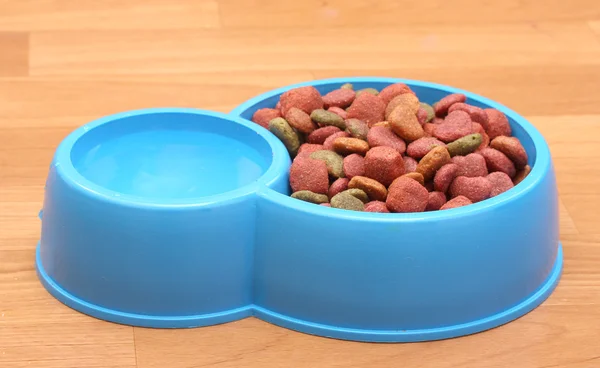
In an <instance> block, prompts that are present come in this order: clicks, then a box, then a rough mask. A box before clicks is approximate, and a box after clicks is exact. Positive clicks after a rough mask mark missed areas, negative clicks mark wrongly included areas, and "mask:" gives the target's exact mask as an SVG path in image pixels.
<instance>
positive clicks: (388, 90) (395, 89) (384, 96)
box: [379, 83, 415, 105]
mask: <svg viewBox="0 0 600 368" xmlns="http://www.w3.org/2000/svg"><path fill="white" fill-rule="evenodd" d="M403 94H411V95H414V94H415V93H414V92H413V91H412V90H411V89H410V87H409V86H407V85H406V84H404V83H394V84H390V85H389V86H387V87H385V88H384V89H382V90H381V92H379V97H380V98H381V100H382V101H383V102H384V103H385V104H386V105H387V104H388V103H390V101H392V100H393V99H394V98H395V97H396V96H399V95H403Z"/></svg>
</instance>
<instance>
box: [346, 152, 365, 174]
mask: <svg viewBox="0 0 600 368" xmlns="http://www.w3.org/2000/svg"><path fill="white" fill-rule="evenodd" d="M344 174H345V175H346V177H347V178H348V179H352V178H353V177H355V176H363V175H364V174H365V158H364V157H362V156H361V155H359V154H356V153H353V154H351V155H348V156H346V157H344Z"/></svg>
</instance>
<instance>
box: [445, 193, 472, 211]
mask: <svg viewBox="0 0 600 368" xmlns="http://www.w3.org/2000/svg"><path fill="white" fill-rule="evenodd" d="M470 204H473V202H471V201H470V200H469V198H467V197H465V196H458V197H455V198H452V199H451V200H449V201H448V202H446V204H445V205H443V206H442V207H440V210H449V209H451V208H457V207H463V206H468V205H470Z"/></svg>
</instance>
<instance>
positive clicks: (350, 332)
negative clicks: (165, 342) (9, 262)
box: [36, 242, 563, 342]
mask: <svg viewBox="0 0 600 368" xmlns="http://www.w3.org/2000/svg"><path fill="white" fill-rule="evenodd" d="M562 267H563V249H562V244H561V243H560V242H559V244H558V252H557V255H556V261H555V262H554V266H553V268H552V271H551V272H550V275H549V276H548V278H547V279H546V281H545V282H544V283H543V284H542V285H541V286H540V287H539V288H538V289H537V291H536V292H535V293H534V294H532V295H531V296H529V297H528V298H527V299H525V300H524V301H522V302H521V303H519V304H518V305H516V306H514V307H512V308H510V309H508V310H505V311H503V312H501V313H498V314H495V315H493V316H489V317H486V318H483V319H480V320H477V321H472V322H468V323H464V324H460V325H454V326H446V327H440V328H432V329H424V330H361V329H351V328H340V327H335V326H328V325H323V324H317V323H312V322H307V321H303V320H299V319H295V318H291V317H287V316H284V315H282V314H279V313H276V312H272V311H270V310H268V309H265V308H262V307H260V306H256V305H248V306H245V307H241V308H236V309H231V310H228V311H224V312H219V313H210V314H203V315H193V316H148V315H140V314H132V313H125V312H120V311H115V310H111V309H107V308H103V307H100V306H97V305H93V304H90V303H87V302H86V301H84V300H81V299H79V298H77V297H75V296H73V295H71V294H70V293H69V292H67V291H66V290H64V289H63V288H61V287H60V286H59V285H57V284H56V283H55V282H54V280H52V278H50V277H49V276H48V274H47V273H46V272H45V271H44V268H43V266H42V262H41V259H40V246H39V243H38V246H37V249H36V270H37V274H38V277H39V279H40V281H41V282H42V285H43V286H44V287H45V288H46V290H48V292H49V293H50V294H51V295H52V296H54V297H55V298H56V299H58V300H59V301H60V302H62V303H63V304H65V305H66V306H68V307H70V308H73V309H75V310H77V311H79V312H82V313H85V314H87V315H90V316H92V317H96V318H99V319H102V320H106V321H110V322H115V323H120V324H125V325H132V326H139V327H152V328H192V327H201V326H209V325H216V324H222V323H226V322H231V321H235V320H239V319H242V318H246V317H250V316H255V317H257V318H259V319H261V320H264V321H266V322H269V323H272V324H274V325H277V326H280V327H284V328H289V329H292V330H295V331H299V332H303V333H307V334H311V335H318V336H323V337H330V338H335V339H341V340H352V341H365V342H418V341H431V340H442V339H449V338H453V337H459V336H464V335H470V334H474V333H477V332H482V331H485V330H489V329H492V328H495V327H498V326H501V325H503V324H506V323H508V322H511V321H513V320H515V319H517V318H519V317H522V316H523V315H525V314H527V313H529V312H530V311H532V310H533V309H535V308H536V307H538V306H539V305H540V304H542V302H544V300H546V299H547V298H548V297H549V296H550V294H551V293H552V291H554V289H555V288H556V286H557V285H558V282H559V280H560V276H561V273H562Z"/></svg>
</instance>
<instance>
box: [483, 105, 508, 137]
mask: <svg viewBox="0 0 600 368" xmlns="http://www.w3.org/2000/svg"><path fill="white" fill-rule="evenodd" d="M483 111H485V113H486V114H487V117H488V121H487V123H481V125H483V129H485V131H486V133H487V135H488V136H489V137H490V139H494V138H496V137H498V136H500V135H505V136H507V137H510V136H511V134H512V130H511V128H510V123H509V122H508V118H507V117H506V115H504V113H503V112H502V111H500V110H496V109H485V110H483Z"/></svg>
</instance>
